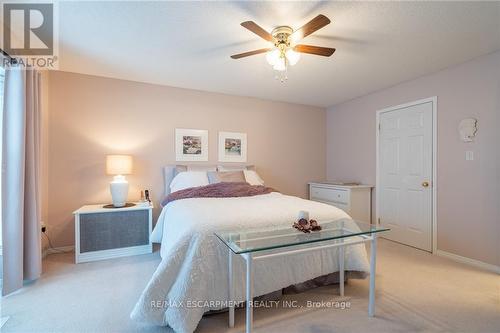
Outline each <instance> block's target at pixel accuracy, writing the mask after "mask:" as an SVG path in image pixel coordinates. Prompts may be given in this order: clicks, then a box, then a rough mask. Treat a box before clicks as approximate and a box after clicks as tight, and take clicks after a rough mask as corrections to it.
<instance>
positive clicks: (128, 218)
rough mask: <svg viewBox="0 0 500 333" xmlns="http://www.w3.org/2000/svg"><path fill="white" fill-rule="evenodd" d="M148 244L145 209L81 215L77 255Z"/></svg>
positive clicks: (146, 213) (147, 224)
mask: <svg viewBox="0 0 500 333" xmlns="http://www.w3.org/2000/svg"><path fill="white" fill-rule="evenodd" d="M148 244H149V211H148V210H135V211H117V212H113V213H112V214H109V213H92V214H81V215H80V253H85V252H91V251H101V250H108V249H116V248H123V247H130V246H140V245H148Z"/></svg>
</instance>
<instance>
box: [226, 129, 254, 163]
mask: <svg viewBox="0 0 500 333" xmlns="http://www.w3.org/2000/svg"><path fill="white" fill-rule="evenodd" d="M246 161H247V134H246V133H234V132H219V162H240V163H241V162H246Z"/></svg>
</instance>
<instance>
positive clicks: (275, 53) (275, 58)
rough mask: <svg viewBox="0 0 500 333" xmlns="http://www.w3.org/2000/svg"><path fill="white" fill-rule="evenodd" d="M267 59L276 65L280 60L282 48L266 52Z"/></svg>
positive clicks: (272, 64)
mask: <svg viewBox="0 0 500 333" xmlns="http://www.w3.org/2000/svg"><path fill="white" fill-rule="evenodd" d="M266 60H267V62H268V63H269V65H271V66H274V65H275V64H276V63H278V62H279V61H280V50H278V49H273V50H271V51H268V52H267V53H266Z"/></svg>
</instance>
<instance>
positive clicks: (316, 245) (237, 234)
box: [215, 219, 389, 333]
mask: <svg viewBox="0 0 500 333" xmlns="http://www.w3.org/2000/svg"><path fill="white" fill-rule="evenodd" d="M319 225H320V226H321V228H322V230H320V231H312V232H311V233H303V232H301V231H298V230H296V229H294V228H292V226H291V225H288V226H287V225H284V226H279V227H274V228H266V229H263V228H260V229H255V228H254V229H244V230H238V231H227V232H226V231H220V232H216V233H215V235H216V236H217V237H218V238H219V239H220V240H221V241H222V242H223V243H224V244H225V245H226V246H227V247H228V249H229V256H228V257H229V259H228V260H229V265H228V267H229V298H230V299H229V301H232V300H233V295H234V291H233V285H234V281H233V278H234V276H233V275H234V273H233V272H234V267H233V256H234V255H240V256H242V257H243V258H244V259H245V261H246V332H247V333H249V332H252V323H253V307H252V299H253V282H254V281H253V279H254V272H253V262H254V261H255V260H263V259H266V258H271V257H276V256H286V255H293V254H297V253H303V252H308V251H315V250H323V249H330V248H331V249H334V248H339V251H338V252H339V254H338V255H339V280H340V295H341V296H344V248H345V247H346V246H350V245H355V244H360V243H364V242H370V290H369V301H368V315H369V316H370V317H372V316H373V315H374V311H375V265H376V258H377V249H376V247H377V236H378V234H380V233H383V232H387V231H389V229H387V228H382V227H380V226H377V225H374V224H368V223H364V222H358V221H353V220H350V219H341V220H335V221H323V222H321V221H319ZM229 304H233V303H232V302H229ZM229 326H230V327H234V306H230V307H229Z"/></svg>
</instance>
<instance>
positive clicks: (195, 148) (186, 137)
mask: <svg viewBox="0 0 500 333" xmlns="http://www.w3.org/2000/svg"><path fill="white" fill-rule="evenodd" d="M175 160H176V161H190V162H196V161H203V162H206V161H208V130H198V129H185V128H176V129H175Z"/></svg>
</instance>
